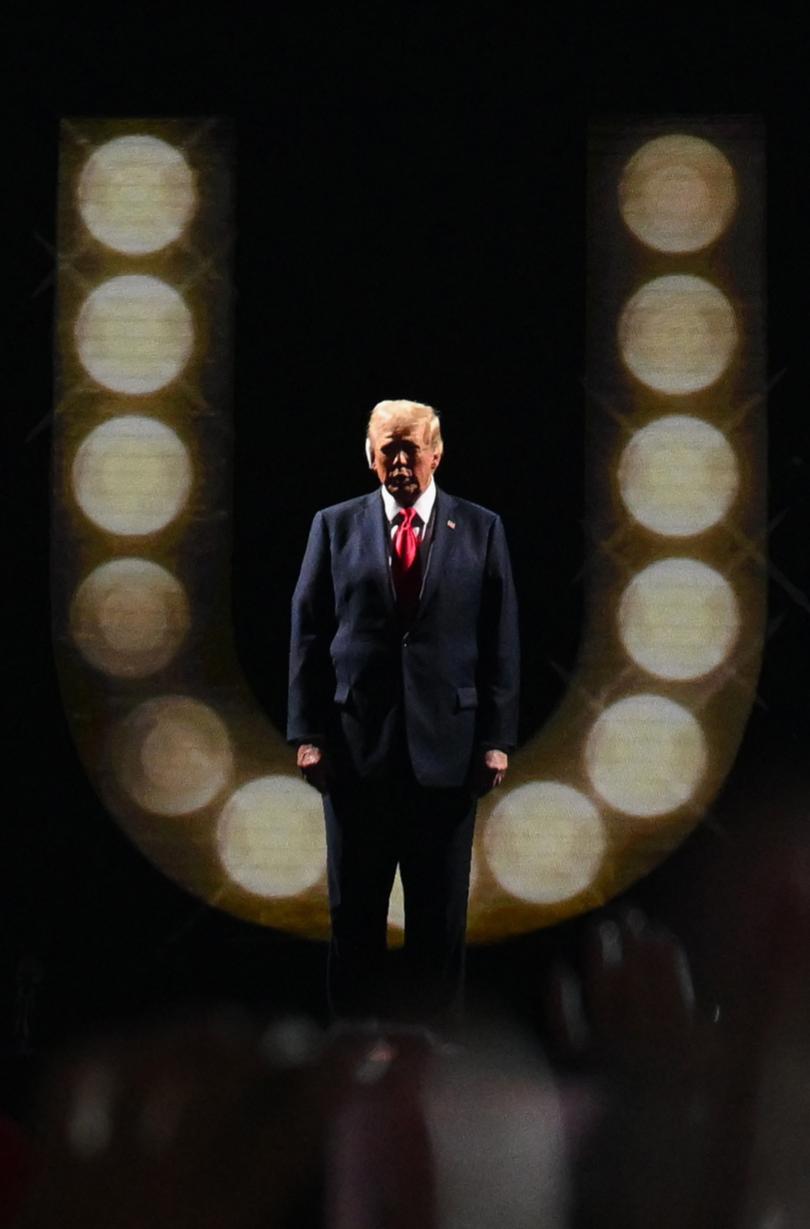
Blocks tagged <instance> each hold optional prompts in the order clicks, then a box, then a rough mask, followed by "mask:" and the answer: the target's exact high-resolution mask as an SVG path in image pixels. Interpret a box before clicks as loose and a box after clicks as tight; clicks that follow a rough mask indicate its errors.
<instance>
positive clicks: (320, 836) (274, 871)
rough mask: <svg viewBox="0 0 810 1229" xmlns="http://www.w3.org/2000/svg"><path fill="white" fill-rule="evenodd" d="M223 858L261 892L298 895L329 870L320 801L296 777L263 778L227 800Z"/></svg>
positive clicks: (235, 875) (239, 880)
mask: <svg viewBox="0 0 810 1229" xmlns="http://www.w3.org/2000/svg"><path fill="white" fill-rule="evenodd" d="M217 848H218V850H219V858H220V861H221V863H222V865H223V867H224V868H225V870H226V872H227V874H228V875H229V877H230V878H231V879H232V880H233V882H234V883H236V884H238V885H239V886H240V887H242V888H244V889H245V891H247V892H252V893H254V894H255V895H257V896H264V897H284V896H295V895H297V894H298V893H299V892H304V891H306V890H307V888H311V887H314V885H315V884H316V883H318V881H319V880H320V879H322V878H323V875H324V873H325V870H326V840H325V836H324V826H323V807H322V805H321V800H320V798H319V796H318V794H317V793H316V792H315V790H313V789H312V787H311V786H309V785H306V784H305V783H304V782H303V781H300V780H298V778H297V777H292V776H285V775H277V776H268V777H259V778H258V779H257V780H255V781H249V782H248V783H247V785H243V786H241V788H240V789H238V790H236V792H235V793H234V794H232V795H231V797H230V798H229V799H228V801H227V803H226V804H225V807H224V808H223V811H222V814H221V815H220V817H219V822H218V824H217Z"/></svg>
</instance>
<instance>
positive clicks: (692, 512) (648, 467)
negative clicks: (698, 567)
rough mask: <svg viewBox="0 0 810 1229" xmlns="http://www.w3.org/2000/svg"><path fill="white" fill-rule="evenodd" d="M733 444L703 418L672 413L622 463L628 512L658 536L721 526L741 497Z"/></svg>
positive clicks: (637, 439) (643, 433)
mask: <svg viewBox="0 0 810 1229" xmlns="http://www.w3.org/2000/svg"><path fill="white" fill-rule="evenodd" d="M738 483H739V477H738V473H737V462H736V460H735V457H734V452H733V450H732V448H731V446H730V444H729V443H728V440H727V439H726V437H725V436H724V435H722V434H721V433H720V432H719V431H718V430H717V429H716V428H715V427H712V426H710V425H709V423H707V422H703V420H702V419H700V418H691V417H689V416H688V415H685V414H671V415H668V416H667V417H666V418H658V419H656V420H655V422H651V423H649V424H648V426H646V427H643V428H642V429H641V430H640V431H637V432H636V434H635V435H634V436H633V437H632V439H631V440H630V442H629V443H628V445H627V447H626V448H625V450H624V452H623V453H622V457H621V461H620V462H619V488H620V490H621V494H622V498H623V500H624V502H625V504H626V505H627V510H628V511H629V512H630V514H631V515H632V516H634V517H635V519H636V520H637V521H640V523H641V524H642V525H645V526H646V527H647V528H648V529H652V530H654V531H655V533H661V534H665V535H666V536H668V537H689V536H691V535H693V534H696V533H702V532H703V531H704V530H705V529H709V528H710V527H711V526H712V525H716V524H717V522H718V521H719V520H721V519H722V518H723V517H724V516H725V515H726V513H727V512H728V510H729V508H730V507H731V504H732V503H733V501H734V497H735V495H736V494H737V487H738Z"/></svg>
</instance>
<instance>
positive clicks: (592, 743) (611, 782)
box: [585, 694, 706, 817]
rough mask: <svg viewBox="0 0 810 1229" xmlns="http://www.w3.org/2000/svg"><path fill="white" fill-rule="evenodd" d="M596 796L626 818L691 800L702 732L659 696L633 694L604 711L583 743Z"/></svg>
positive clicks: (699, 769) (702, 754)
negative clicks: (622, 812)
mask: <svg viewBox="0 0 810 1229" xmlns="http://www.w3.org/2000/svg"><path fill="white" fill-rule="evenodd" d="M585 767H586V769H587V772H588V776H589V778H590V780H591V784H592V785H593V787H594V789H595V790H596V792H597V793H598V794H599V795H600V796H601V797H602V798H604V800H605V801H606V802H607V803H609V804H610V806H612V807H615V808H616V810H617V811H624V812H625V813H626V814H627V815H636V816H650V817H654V816H657V815H665V814H667V812H669V811H674V810H676V809H677V808H678V807H680V806H683V804H684V803H685V802H688V801H689V799H690V798H691V797H692V796H693V794H694V792H695V790H696V789H697V787H698V785H699V784H700V780H701V778H702V776H703V772H704V769H705V767H706V743H705V739H704V736H703V731H702V729H701V727H700V725H699V724H698V722H697V721H696V720H695V718H694V716H693V715H692V713H690V712H689V711H688V709H685V708H683V707H682V705H680V704H675V703H674V701H672V700H667V699H666V698H665V697H664V696H657V695H646V694H643V695H635V696H628V697H627V698H626V699H624V700H618V701H617V702H616V703H615V704H611V705H610V707H609V708H606V709H605V711H604V712H603V713H602V714H601V716H600V717H599V718H598V719H597V721H596V722H595V724H594V726H593V727H592V729H591V731H590V733H589V735H588V739H587V743H586V745H585Z"/></svg>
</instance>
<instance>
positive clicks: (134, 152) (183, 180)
mask: <svg viewBox="0 0 810 1229" xmlns="http://www.w3.org/2000/svg"><path fill="white" fill-rule="evenodd" d="M77 196H78V204H79V212H80V214H81V216H82V220H83V221H84V224H85V226H87V228H88V230H89V231H90V233H91V234H92V235H93V236H94V237H95V238H96V239H98V240H99V242H101V243H103V244H106V246H107V247H111V248H115V250H116V251H117V252H126V253H127V254H128V255H131V256H139V255H142V254H143V253H145V252H156V251H158V250H159V249H160V248H163V247H166V245H167V244H169V243H173V242H174V240H175V239H177V238H178V237H179V236H180V235H181V234H182V233H183V231H184V230H185V227H186V225H187V223H188V221H189V219H190V217H191V215H192V213H193V212H194V208H195V206H196V203H197V195H196V191H195V188H194V176H193V175H192V173H191V168H190V167H189V165H188V163H187V162H186V160H185V158H184V157H183V155H182V154H181V153H180V150H179V149H175V148H174V147H173V146H171V145H167V144H166V142H165V141H161V140H159V139H158V138H157V137H152V136H125V137H116V138H115V139H114V140H112V141H107V142H106V144H104V145H100V146H99V147H98V149H96V150H94V151H93V153H92V154H91V155H90V157H89V158H88V160H87V162H86V163H85V166H84V170H83V171H82V173H81V177H80V179H79V186H78V192H77Z"/></svg>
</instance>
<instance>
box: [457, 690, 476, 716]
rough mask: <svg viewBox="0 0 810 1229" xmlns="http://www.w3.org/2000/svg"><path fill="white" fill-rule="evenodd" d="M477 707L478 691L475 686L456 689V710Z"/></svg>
mask: <svg viewBox="0 0 810 1229" xmlns="http://www.w3.org/2000/svg"><path fill="white" fill-rule="evenodd" d="M477 707H478V692H477V690H476V689H475V687H459V688H458V689H457V690H456V711H457V712H461V710H462V709H465V708H477Z"/></svg>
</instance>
